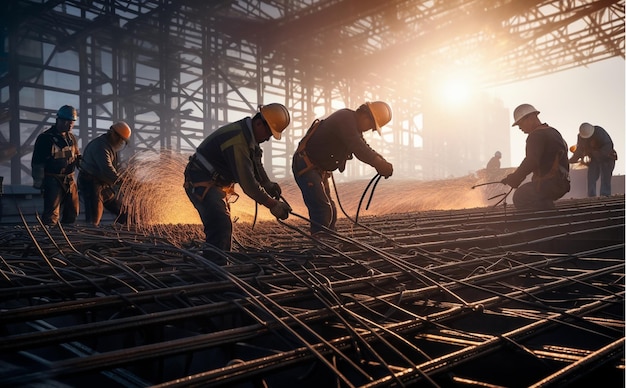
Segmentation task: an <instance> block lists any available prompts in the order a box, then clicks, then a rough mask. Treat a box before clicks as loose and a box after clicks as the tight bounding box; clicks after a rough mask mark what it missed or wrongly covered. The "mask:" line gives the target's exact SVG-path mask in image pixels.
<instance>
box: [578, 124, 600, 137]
mask: <svg viewBox="0 0 626 388" xmlns="http://www.w3.org/2000/svg"><path fill="white" fill-rule="evenodd" d="M595 130H596V128H595V127H594V126H593V125H591V124H589V123H582V124H580V128H579V129H578V132H579V134H580V137H582V138H583V139H589V138H590V137H591V136H593V133H594V132H595Z"/></svg>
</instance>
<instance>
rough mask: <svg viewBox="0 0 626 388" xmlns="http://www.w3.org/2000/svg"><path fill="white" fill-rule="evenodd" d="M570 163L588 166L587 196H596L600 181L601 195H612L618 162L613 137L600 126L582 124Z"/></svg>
mask: <svg viewBox="0 0 626 388" xmlns="http://www.w3.org/2000/svg"><path fill="white" fill-rule="evenodd" d="M573 148H574V147H573ZM573 152H574V154H573V155H572V157H571V158H570V159H569V162H570V163H577V162H579V161H581V162H582V163H583V164H586V165H587V196H589V197H595V196H596V184H597V182H598V179H600V195H601V196H603V197H608V196H610V195H611V179H612V176H613V170H614V169H615V161H616V160H617V152H615V149H614V148H613V140H612V139H611V136H609V134H608V133H607V131H605V130H604V128H602V127H600V126H598V125H591V124H589V123H582V124H581V125H580V128H579V129H578V139H577V142H576V147H575V148H574V151H573Z"/></svg>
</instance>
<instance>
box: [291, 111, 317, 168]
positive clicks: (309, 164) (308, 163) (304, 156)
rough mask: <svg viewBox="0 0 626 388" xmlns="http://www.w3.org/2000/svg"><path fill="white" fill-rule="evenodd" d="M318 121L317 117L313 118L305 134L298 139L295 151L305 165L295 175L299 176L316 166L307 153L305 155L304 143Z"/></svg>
mask: <svg viewBox="0 0 626 388" xmlns="http://www.w3.org/2000/svg"><path fill="white" fill-rule="evenodd" d="M320 123H321V121H320V120H319V119H315V121H313V124H311V127H309V129H308V131H307V132H306V135H304V137H303V138H302V140H300V144H298V149H296V153H297V154H298V155H299V156H300V157H301V158H302V160H304V163H305V164H306V167H305V168H303V169H302V170H300V171H298V172H297V176H301V175H302V174H304V173H307V172H309V171H311V170H312V169H314V168H317V166H316V165H315V164H314V163H313V162H312V161H311V158H309V155H307V153H306V145H307V143H308V142H309V139H310V138H311V135H313V133H314V132H315V130H316V129H317V127H318V126H319V125H320Z"/></svg>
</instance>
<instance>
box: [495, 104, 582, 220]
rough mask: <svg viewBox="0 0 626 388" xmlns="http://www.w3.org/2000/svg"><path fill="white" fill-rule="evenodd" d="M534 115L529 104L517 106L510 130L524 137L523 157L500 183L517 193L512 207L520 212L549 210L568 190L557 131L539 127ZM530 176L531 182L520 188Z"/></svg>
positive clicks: (564, 146) (564, 149) (564, 151)
mask: <svg viewBox="0 0 626 388" xmlns="http://www.w3.org/2000/svg"><path fill="white" fill-rule="evenodd" d="M538 114H539V111H538V110H537V109H535V108H534V107H533V106H532V105H530V104H521V105H520V106H518V107H517V108H515V111H513V118H514V119H515V122H514V123H513V126H516V125H517V126H518V127H519V128H520V130H521V131H522V132H524V133H526V134H528V137H527V138H526V157H525V158H524V160H523V161H522V164H521V165H520V166H519V167H518V168H517V169H516V170H515V171H514V172H513V173H511V174H509V175H507V176H506V178H504V179H503V180H502V183H504V184H506V185H509V186H511V187H513V188H516V189H517V190H515V194H513V204H514V205H515V207H516V208H517V209H520V210H548V209H553V208H554V201H556V200H557V199H559V198H561V197H563V196H564V195H565V194H566V193H567V192H568V191H569V190H570V182H569V163H568V160H567V143H566V142H565V140H563V137H562V136H561V133H560V132H559V131H557V130H556V129H554V128H552V127H551V126H549V125H548V124H545V123H542V122H541V120H539V117H538V116H537V115H538ZM530 173H532V174H533V175H532V178H531V181H530V182H528V183H524V184H523V185H521V186H520V184H521V183H522V182H523V181H524V179H525V178H526V176H528V174H530Z"/></svg>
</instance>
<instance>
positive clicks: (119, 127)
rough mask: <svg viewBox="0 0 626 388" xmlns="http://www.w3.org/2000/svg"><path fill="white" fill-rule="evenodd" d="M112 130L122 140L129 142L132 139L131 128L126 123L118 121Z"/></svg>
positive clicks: (112, 126)
mask: <svg viewBox="0 0 626 388" xmlns="http://www.w3.org/2000/svg"><path fill="white" fill-rule="evenodd" d="M111 129H112V130H113V131H115V133H117V134H118V135H119V136H120V137H121V138H122V139H124V140H126V141H127V140H128V139H130V133H131V130H130V127H129V126H128V124H126V123H125V122H124V121H118V122H117V123H115V124H113V125H111Z"/></svg>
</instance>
